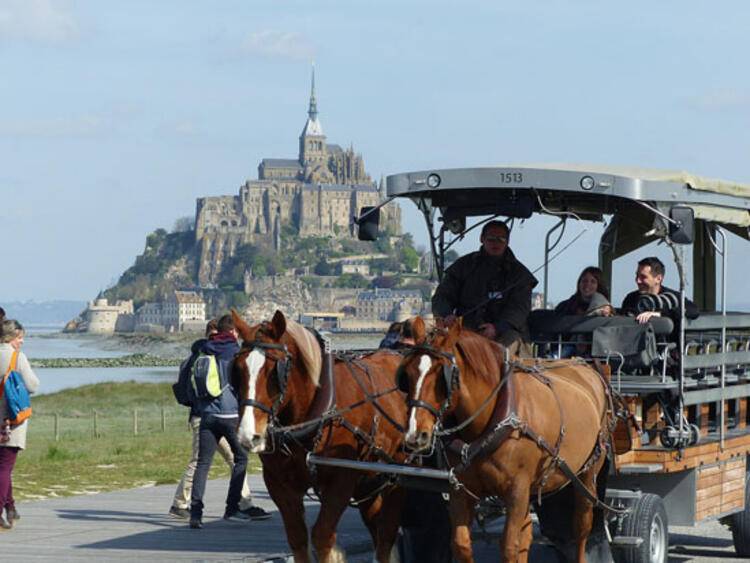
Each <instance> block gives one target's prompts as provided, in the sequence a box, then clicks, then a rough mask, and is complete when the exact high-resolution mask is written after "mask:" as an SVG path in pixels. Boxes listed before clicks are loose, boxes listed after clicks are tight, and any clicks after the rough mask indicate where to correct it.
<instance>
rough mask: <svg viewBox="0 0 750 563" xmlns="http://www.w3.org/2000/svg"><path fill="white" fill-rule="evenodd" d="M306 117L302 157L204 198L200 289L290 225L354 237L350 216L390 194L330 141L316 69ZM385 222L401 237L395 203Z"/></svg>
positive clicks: (199, 216) (308, 232)
mask: <svg viewBox="0 0 750 563" xmlns="http://www.w3.org/2000/svg"><path fill="white" fill-rule="evenodd" d="M307 116H308V117H307V121H306V122H305V126H304V128H303V129H302V133H301V134H300V137H299V153H298V156H297V158H296V159H283V158H264V159H263V160H262V161H261V162H260V164H259V165H258V179H257V180H248V181H247V182H246V183H245V184H244V185H243V186H242V187H241V188H240V191H239V194H238V195H227V196H216V197H203V198H199V199H198V201H197V209H196V217H195V238H196V244H197V245H198V249H197V250H198V254H199V257H200V258H199V269H198V284H199V285H200V286H202V287H206V286H209V285H211V284H215V283H216V281H217V280H218V277H219V275H220V273H221V270H222V266H223V264H224V263H225V262H226V261H227V259H229V258H231V257H232V256H233V255H234V253H235V251H236V249H237V247H238V246H240V245H242V244H248V243H251V244H257V243H265V244H271V245H273V246H274V248H276V249H278V248H279V246H280V242H279V241H280V237H281V229H282V227H283V226H285V225H289V226H291V227H292V228H293V229H294V230H295V231H297V232H298V233H299V236H300V237H309V236H337V237H339V236H340V237H350V236H352V233H351V231H350V225H351V222H352V221H351V220H352V216H354V215H355V214H357V212H358V210H359V209H360V208H361V207H363V206H366V205H377V204H378V203H380V202H381V201H382V200H383V198H384V197H385V194H384V193H383V191H382V187H383V186H382V185H381V186H380V188H378V186H377V185H376V184H375V183H374V182H373V181H372V179H371V178H370V176H369V175H368V174H367V172H366V171H365V164H364V160H363V158H362V155H360V154H356V153H355V152H354V149H353V148H352V147H350V148H349V149H347V150H344V149H342V148H341V147H340V146H339V145H335V144H328V143H327V141H326V136H325V135H324V134H323V128H322V126H321V124H320V120H319V119H318V107H317V100H316V98H315V74H314V72H313V76H312V86H311V91H310V106H309V109H308V112H307ZM381 218H382V219H381V222H382V223H381V224H382V225H383V227H384V228H387V229H389V230H390V231H391V232H392V233H393V234H397V233H399V232H400V230H401V217H400V209H399V207H398V206H397V205H393V206H386V208H383V210H382V211H381Z"/></svg>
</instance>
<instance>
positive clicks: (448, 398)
mask: <svg viewBox="0 0 750 563" xmlns="http://www.w3.org/2000/svg"><path fill="white" fill-rule="evenodd" d="M417 354H427V355H428V356H432V357H434V358H435V359H436V360H438V361H439V362H440V365H441V366H442V375H443V382H444V384H445V400H444V401H443V402H442V403H441V405H440V407H439V408H437V409H436V408H435V407H433V406H432V405H431V404H430V403H427V402H425V401H423V400H421V399H419V398H417V399H409V400H408V401H407V406H408V407H409V408H423V409H425V410H426V411H427V412H429V413H430V414H431V415H432V416H434V417H435V421H436V422H437V423H438V424H440V423H441V422H442V420H443V417H444V416H445V413H446V411H447V410H448V409H449V408H450V406H451V403H452V402H453V391H454V390H455V389H458V388H459V386H460V384H461V381H460V374H461V373H460V370H459V369H458V364H457V363H456V356H455V355H454V354H452V353H450V352H443V351H442V350H438V349H436V348H433V347H432V346H430V345H428V344H418V345H415V346H411V347H410V351H409V352H408V354H407V356H406V360H408V359H410V358H411V357H412V356H414V355H417ZM443 360H448V362H445V361H443ZM396 383H397V385H398V388H399V390H401V391H404V392H405V393H408V392H409V386H408V382H407V381H406V372H405V371H401V372H400V373H399V375H398V380H397V382H396Z"/></svg>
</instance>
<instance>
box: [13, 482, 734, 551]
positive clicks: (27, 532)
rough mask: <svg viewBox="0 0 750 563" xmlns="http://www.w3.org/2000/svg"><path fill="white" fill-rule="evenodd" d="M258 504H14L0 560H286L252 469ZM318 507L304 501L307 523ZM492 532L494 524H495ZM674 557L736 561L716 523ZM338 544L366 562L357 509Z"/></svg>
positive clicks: (153, 497)
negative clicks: (198, 517) (182, 515)
mask: <svg viewBox="0 0 750 563" xmlns="http://www.w3.org/2000/svg"><path fill="white" fill-rule="evenodd" d="M250 479H251V486H252V488H253V491H258V492H257V494H256V502H257V503H258V504H260V505H261V506H263V507H264V508H266V509H269V510H274V512H273V517H272V518H271V519H270V520H266V521H263V522H247V523H246V522H240V523H235V522H225V521H223V520H222V519H221V515H222V514H223V499H224V496H225V494H226V481H221V480H220V481H211V482H209V483H208V488H207V494H206V505H207V507H206V515H205V518H204V524H205V525H204V528H203V529H202V530H190V529H189V528H188V527H187V523H186V522H185V521H182V520H175V519H172V518H170V517H168V516H167V515H166V512H167V510H168V509H169V505H170V502H171V499H172V493H173V492H174V486H172V485H167V486H159V487H150V488H144V489H133V490H128V491H120V492H115V493H103V494H99V495H93V496H80V497H72V498H71V497H68V498H61V499H53V500H44V501H36V502H25V503H23V504H21V505H20V506H19V510H20V512H21V513H22V519H21V521H20V522H19V523H18V526H17V527H16V529H14V530H13V531H11V532H7V533H2V534H0V553H2V560H3V561H8V560H24V561H97V562H99V561H135V560H138V561H141V562H145V561H217V562H220V561H223V562H240V561H247V562H251V561H253V562H254V561H266V560H274V559H276V560H277V561H283V557H284V556H285V554H286V553H287V546H286V539H285V537H284V533H283V529H282V526H281V519H280V517H279V515H278V513H277V512H276V511H275V509H274V506H273V503H272V502H271V500H270V499H269V498H268V495H267V494H266V492H265V488H264V487H263V485H262V480H261V479H260V477H259V476H257V475H254V476H252V477H251V478H250ZM316 512H317V506H316V505H315V503H310V504H309V505H308V521H311V520H312V519H313V518H314V517H315V514H316ZM492 532H496V530H492ZM672 532H673V533H672V534H671V544H672V548H671V549H670V559H669V560H670V562H671V563H688V562H696V563H709V562H721V563H727V562H730V561H740V559H738V558H736V557H734V552H733V549H732V542H731V535H730V534H729V532H728V531H727V530H726V528H724V527H722V526H720V525H719V524H718V523H712V524H707V525H704V526H702V527H701V528H698V529H687V528H679V529H673V531H672ZM492 536H493V537H492V538H491V539H492V544H488V543H486V542H483V541H481V540H480V541H477V543H476V551H477V553H476V555H477V561H478V562H488V561H497V548H496V547H495V544H494V541H495V533H493V534H492ZM339 545H341V546H342V547H344V548H345V549H346V551H347V554H348V557H349V561H354V562H356V563H360V562H364V561H371V558H372V554H371V552H370V542H369V535H368V534H367V532H366V531H365V530H364V528H363V527H362V525H361V523H360V521H359V515H358V514H357V513H356V512H355V511H353V510H349V511H347V513H346V514H345V516H344V519H343V521H342V524H341V526H340V528H339Z"/></svg>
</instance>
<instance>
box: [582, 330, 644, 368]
mask: <svg viewBox="0 0 750 563" xmlns="http://www.w3.org/2000/svg"><path fill="white" fill-rule="evenodd" d="M592 336H593V339H592V344H591V355H592V356H595V357H607V356H609V360H610V363H612V364H614V365H617V364H618V363H619V362H620V361H622V362H623V363H622V366H620V368H621V369H622V371H624V372H632V371H636V370H648V369H651V366H653V365H654V364H655V363H656V362H657V361H658V360H659V351H658V350H657V346H656V334H655V333H654V328H653V327H652V326H651V325H650V324H645V325H641V324H633V325H626V326H601V327H598V328H596V329H594V332H593V335H592ZM620 356H622V359H621V358H620Z"/></svg>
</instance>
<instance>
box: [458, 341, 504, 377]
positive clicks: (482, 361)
mask: <svg viewBox="0 0 750 563" xmlns="http://www.w3.org/2000/svg"><path fill="white" fill-rule="evenodd" d="M456 347H457V348H458V351H459V353H460V354H461V356H462V357H463V359H464V363H465V364H466V365H467V366H468V367H470V368H471V369H472V371H473V372H474V373H476V374H477V376H478V377H481V378H482V379H484V380H485V381H486V382H487V383H490V384H493V383H497V382H498V381H500V377H501V375H502V374H501V371H500V367H501V365H502V362H503V350H502V347H501V346H500V345H499V344H498V343H496V342H493V341H491V340H488V339H487V338H485V337H484V336H481V335H480V334H478V333H476V332H474V331H473V330H462V331H461V334H460V335H459V337H458V340H457V341H456ZM493 368H494V369H493Z"/></svg>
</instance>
